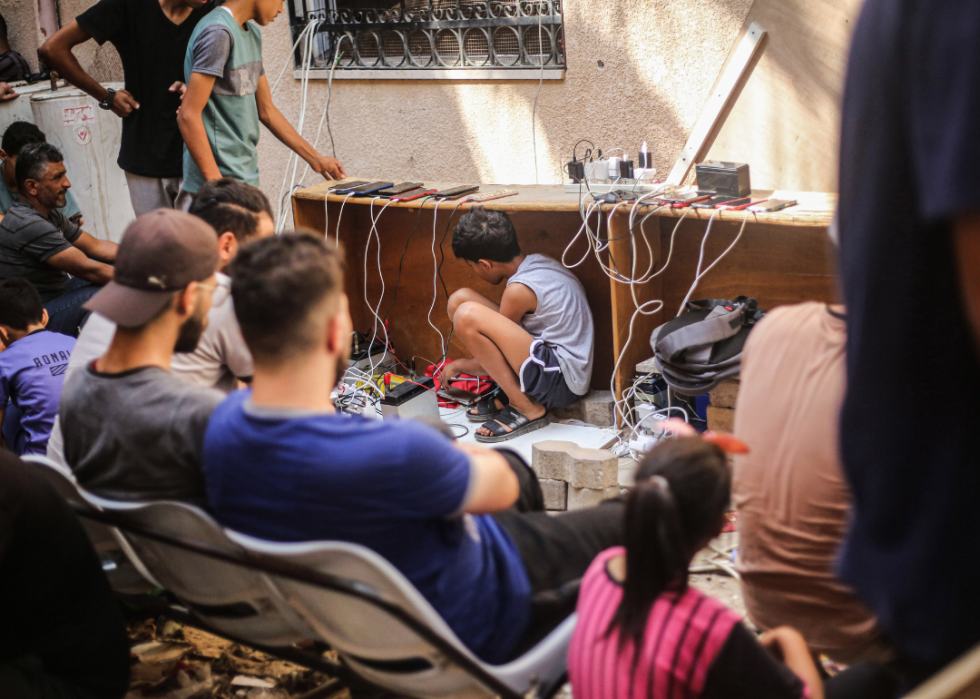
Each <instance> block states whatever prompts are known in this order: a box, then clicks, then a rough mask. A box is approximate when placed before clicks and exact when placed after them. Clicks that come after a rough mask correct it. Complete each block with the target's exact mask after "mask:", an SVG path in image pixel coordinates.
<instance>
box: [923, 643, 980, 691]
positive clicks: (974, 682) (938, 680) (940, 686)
mask: <svg viewBox="0 0 980 699" xmlns="http://www.w3.org/2000/svg"><path fill="white" fill-rule="evenodd" d="M978 696H980V645H977V646H974V647H973V648H972V649H971V650H969V651H967V652H966V653H964V654H963V655H961V656H960V657H959V659H958V660H956V661H955V662H953V663H950V664H949V665H947V666H946V667H945V668H943V669H942V670H941V671H940V672H938V673H936V674H935V675H934V676H933V677H932V678H931V679H929V680H927V681H925V682H923V683H922V684H920V685H919V686H918V687H917V688H916V689H915V690H914V691H913V692H912V693H911V694H907V695H906V697H905V699H975V697H978Z"/></svg>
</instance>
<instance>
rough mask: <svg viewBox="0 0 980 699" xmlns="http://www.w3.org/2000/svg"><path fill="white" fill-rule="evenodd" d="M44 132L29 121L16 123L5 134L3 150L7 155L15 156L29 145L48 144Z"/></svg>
mask: <svg viewBox="0 0 980 699" xmlns="http://www.w3.org/2000/svg"><path fill="white" fill-rule="evenodd" d="M46 142H47V139H46V138H45V137H44V132H43V131H41V129H39V128H37V126H35V125H34V124H32V123H31V122H29V121H15V122H14V123H13V124H11V125H10V126H8V127H7V130H6V131H4V132H3V141H2V142H0V148H3V150H4V152H5V153H6V154H7V155H10V156H14V155H17V154H18V153H19V152H20V149H21V148H23V147H24V146H26V145H27V144H28V143H46Z"/></svg>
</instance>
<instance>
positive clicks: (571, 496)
mask: <svg viewBox="0 0 980 699" xmlns="http://www.w3.org/2000/svg"><path fill="white" fill-rule="evenodd" d="M619 493H620V488H619V486H618V485H614V486H611V487H609V488H601V489H598V488H573V487H571V486H569V488H568V509H569V510H582V509H585V508H586V507H595V506H596V505H598V504H599V503H600V502H602V501H603V500H608V499H609V498H614V497H616V496H617V495H619Z"/></svg>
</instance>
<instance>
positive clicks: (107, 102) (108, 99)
mask: <svg viewBox="0 0 980 699" xmlns="http://www.w3.org/2000/svg"><path fill="white" fill-rule="evenodd" d="M115 99H116V91H115V90H113V89H112V88H111V87H110V88H109V94H108V95H106V96H105V99H104V100H102V101H101V102H99V106H100V107H102V109H107V110H108V109H112V102H113V101H114V100H115Z"/></svg>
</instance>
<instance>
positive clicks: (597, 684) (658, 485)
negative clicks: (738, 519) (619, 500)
mask: <svg viewBox="0 0 980 699" xmlns="http://www.w3.org/2000/svg"><path fill="white" fill-rule="evenodd" d="M709 440H713V441H709ZM719 444H722V445H725V446H726V447H727V448H729V449H730V450H732V451H734V450H736V449H738V450H739V451H741V450H744V445H742V444H741V443H740V442H737V440H734V439H733V438H731V437H726V436H723V435H711V434H710V433H709V434H708V435H706V438H701V437H696V436H685V437H676V438H671V439H665V440H663V441H662V442H661V443H660V444H659V445H658V446H657V447H656V448H654V449H653V450H652V451H651V452H650V453H649V454H648V455H647V456H646V458H645V459H644V460H643V461H642V463H640V465H639V467H638V469H637V471H636V484H635V486H634V487H633V488H632V490H631V491H630V493H629V495H628V496H627V501H626V508H625V522H624V525H625V539H624V540H625V543H626V545H625V547H616V548H612V549H608V550H607V551H604V552H603V553H601V554H599V556H598V557H597V558H596V560H595V561H594V562H593V563H592V566H591V567H590V568H589V570H588V572H587V573H586V574H585V577H584V578H583V579H582V588H581V592H580V594H579V601H578V615H579V618H578V625H577V627H576V629H575V634H574V636H573V638H572V642H571V645H570V646H569V651H568V673H569V679H570V680H571V683H572V694H573V696H574V697H575V699H679V698H681V697H684V698H687V697H691V698H693V699H698V698H699V697H701V698H703V699H713V698H714V699H717V698H724V699H739V698H740V697H746V698H747V697H752V698H753V699H762V698H768V697H778V698H783V697H785V698H786V699H801V698H802V697H813V698H814V699H821V698H822V697H823V696H824V688H823V685H822V683H821V680H820V675H819V674H818V672H817V668H816V666H815V665H814V662H813V659H812V656H811V655H810V653H809V651H808V650H807V647H806V643H805V642H804V641H803V637H802V636H800V634H799V633H797V632H796V631H794V630H793V629H790V628H788V627H783V628H780V629H775V630H773V631H771V632H769V633H768V634H766V635H764V636H763V637H762V638H761V639H760V640H757V639H756V637H755V636H754V635H753V634H752V633H751V632H750V631H749V630H748V629H747V628H746V627H745V626H744V625H743V624H742V623H741V619H740V617H739V616H738V615H737V614H736V613H735V612H733V611H731V610H730V609H728V608H727V607H726V606H725V605H724V604H723V603H722V602H720V601H718V600H716V599H713V598H711V597H708V596H706V595H704V594H703V593H701V592H698V591H697V590H695V589H693V588H691V587H688V584H687V577H688V567H689V565H690V563H691V559H692V558H693V557H694V555H695V554H696V553H697V552H698V551H699V550H701V549H702V548H704V546H705V545H707V543H708V542H709V541H711V539H713V538H714V537H716V536H718V534H719V533H721V529H722V526H723V524H724V520H725V512H726V510H727V509H728V504H729V497H730V495H729V489H730V485H731V477H730V474H729V468H728V461H727V457H726V455H725V452H724V451H723V450H722V448H721V447H720V446H719ZM858 669H861V668H858ZM847 674H848V673H843V675H847ZM843 675H839V676H838V678H837V679H843ZM837 679H835V680H833V683H834V684H836V683H837ZM830 684H831V683H828V689H829V688H830ZM859 684H860V685H861V689H860V691H861V692H865V693H862V694H852V693H851V692H848V691H845V692H843V693H840V692H832V693H831V696H845V695H850V696H862V697H869V696H883V695H882V694H880V693H879V692H877V691H873V690H872V691H870V692H869V691H868V690H869V687H868V685H867V684H864V683H859ZM837 686H838V687H839V688H840V689H844V688H845V687H853V685H851V684H850V683H846V682H845V683H841V684H840V685H837Z"/></svg>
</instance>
